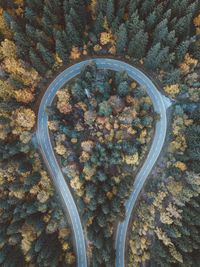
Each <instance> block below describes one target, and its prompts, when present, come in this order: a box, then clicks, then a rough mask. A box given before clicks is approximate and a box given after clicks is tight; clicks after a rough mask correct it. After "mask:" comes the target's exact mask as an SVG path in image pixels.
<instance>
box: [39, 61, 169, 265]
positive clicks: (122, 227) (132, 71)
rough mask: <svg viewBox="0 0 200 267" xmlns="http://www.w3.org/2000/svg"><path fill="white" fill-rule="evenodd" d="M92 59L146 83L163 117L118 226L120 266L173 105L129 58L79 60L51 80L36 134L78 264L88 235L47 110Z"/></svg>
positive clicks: (84, 256)
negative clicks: (67, 221)
mask: <svg viewBox="0 0 200 267" xmlns="http://www.w3.org/2000/svg"><path fill="white" fill-rule="evenodd" d="M91 61H94V62H95V63H96V64H97V67H98V68H99V69H110V70H114V71H126V72H127V73H128V75H129V76H130V77H131V78H133V79H134V80H136V81H137V82H138V83H139V84H141V85H143V86H145V87H146V89H147V93H148V94H149V96H150V98H151V100H152V102H153V105H154V109H155V111H156V112H158V113H159V114H160V121H158V122H157V124H156V131H155V136H154V141H153V143H152V146H151V149H150V152H149V154H148V156H147V159H146V161H145V163H144V165H143V167H142V168H141V170H140V172H139V173H138V175H137V177H136V180H135V183H134V185H133V192H132V194H131V195H130V198H129V200H128V201H127V202H126V218H125V221H124V222H123V223H121V224H119V226H118V229H117V236H116V266H117V267H124V265H125V260H124V258H125V241H126V235H127V229H128V224H129V220H130V217H131V213H132V210H133V208H134V205H135V203H136V200H137V197H138V195H139V193H140V191H141V189H142V187H143V185H144V183H145V181H146V179H147V177H148V175H149V173H150V172H151V170H152V168H153V166H154V164H155V162H156V160H157V159H158V156H159V154H160V152H161V149H162V147H163V144H164V140H165V136H166V129H167V118H166V109H167V108H168V107H169V106H170V104H171V103H170V101H169V100H168V99H167V98H166V97H165V96H163V95H162V94H161V93H160V92H159V91H158V90H157V88H156V87H155V85H154V84H153V83H152V81H151V80H150V79H149V78H148V77H147V76H146V75H145V74H144V73H143V72H141V71H140V70H138V69H137V68H135V67H133V66H131V65H129V64H127V63H125V62H122V61H119V60H114V59H105V58H96V59H92V60H85V61H82V62H80V63H77V64H75V65H73V66H71V67H69V68H68V69H66V70H64V71H63V72H62V73H60V75H58V76H57V77H56V78H55V80H54V81H53V82H52V83H51V84H50V86H49V87H48V88H47V90H46V92H45V94H44V96H43V98H42V101H41V103H40V107H39V114H38V127H37V132H36V137H37V142H38V144H39V147H40V151H41V153H42V156H43V158H44V161H45V164H46V166H47V168H48V169H49V172H50V174H51V176H52V179H53V182H54V185H55V187H56V189H57V192H58V194H59V196H60V198H61V200H62V204H63V208H64V211H65V213H67V214H68V215H69V218H70V221H71V224H72V228H73V233H74V238H75V245H76V253H77V264H78V266H79V267H87V266H88V262H87V251H86V242H85V235H84V231H83V226H82V224H81V220H80V217H79V213H78V209H77V207H76V204H75V201H74V200H73V197H72V194H71V192H70V190H69V188H68V185H67V183H66V181H65V178H64V176H63V174H62V172H61V170H60V166H59V164H58V162H57V160H56V157H55V154H54V151H53V148H52V144H51V140H50V136H49V130H48V115H47V113H46V108H47V107H48V106H51V104H52V102H53V99H54V97H55V95H56V92H57V91H58V90H59V89H60V88H61V87H62V86H63V85H64V84H65V83H67V82H68V81H69V80H71V79H72V78H74V77H75V76H77V75H78V74H79V73H80V71H81V68H82V67H83V66H84V65H86V64H88V63H89V62H91Z"/></svg>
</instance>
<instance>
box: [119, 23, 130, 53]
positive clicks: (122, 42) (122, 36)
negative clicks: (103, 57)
mask: <svg viewBox="0 0 200 267" xmlns="http://www.w3.org/2000/svg"><path fill="white" fill-rule="evenodd" d="M127 39H128V37H127V29H126V26H125V24H121V25H120V27H119V30H118V32H117V43H116V48H117V53H118V54H122V53H124V52H125V49H126V45H127Z"/></svg>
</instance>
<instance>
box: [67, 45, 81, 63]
mask: <svg viewBox="0 0 200 267" xmlns="http://www.w3.org/2000/svg"><path fill="white" fill-rule="evenodd" d="M80 56H81V52H80V50H79V48H78V47H75V46H73V47H72V50H71V53H70V59H71V60H76V59H79V58H80Z"/></svg>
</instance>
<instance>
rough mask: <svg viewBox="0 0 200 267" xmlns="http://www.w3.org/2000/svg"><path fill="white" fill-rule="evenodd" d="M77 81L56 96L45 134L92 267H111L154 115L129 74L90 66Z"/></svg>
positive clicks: (145, 95)
mask: <svg viewBox="0 0 200 267" xmlns="http://www.w3.org/2000/svg"><path fill="white" fill-rule="evenodd" d="M79 76H80V77H78V78H75V79H74V80H73V81H72V82H71V84H66V85H65V86H64V87H63V88H62V89H61V90H59V91H58V92H57V98H56V103H55V106H54V108H51V110H50V111H49V112H50V119H49V129H50V130H51V132H52V134H53V140H54V143H55V147H54V149H55V152H56V154H57V155H59V156H60V157H61V159H60V160H61V164H62V170H63V172H64V173H65V174H66V179H67V180H68V182H69V183H70V186H71V188H72V189H73V190H74V193H75V194H76V195H77V197H78V200H77V202H78V207H79V209H80V213H81V215H82V222H83V224H84V226H85V227H86V228H87V233H88V238H89V241H90V248H89V251H90V253H91V258H92V259H91V262H92V266H99V265H101V264H103V265H106V266H113V265H114V264H115V263H114V261H115V258H114V257H113V256H112V255H114V253H115V252H114V251H113V250H112V247H113V246H112V242H113V240H114V235H115V234H114V232H115V225H116V222H117V220H121V221H122V220H123V218H124V214H125V209H124V202H125V200H126V199H127V197H128V195H129V192H130V190H131V186H132V183H133V181H134V179H133V177H134V174H136V172H137V169H138V165H139V162H140V161H141V160H142V159H143V158H144V156H145V154H146V153H145V152H147V150H148V146H149V143H150V141H151V137H152V134H153V129H152V128H153V122H154V115H155V114H154V112H153V106H152V103H151V100H150V98H149V97H148V95H147V93H146V91H145V89H144V88H141V87H140V86H139V85H138V84H137V83H136V82H135V81H133V80H131V79H130V78H129V77H128V75H127V73H125V72H122V73H120V72H116V73H115V72H113V71H108V70H99V69H97V66H96V64H95V63H90V64H89V65H86V66H85V67H84V69H82V71H81V74H80V75H79ZM85 88H87V89H85ZM85 90H88V91H87V94H86V93H85ZM94 96H95V97H94Z"/></svg>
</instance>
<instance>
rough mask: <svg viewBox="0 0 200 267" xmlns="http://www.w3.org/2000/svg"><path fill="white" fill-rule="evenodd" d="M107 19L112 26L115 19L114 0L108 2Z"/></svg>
mask: <svg viewBox="0 0 200 267" xmlns="http://www.w3.org/2000/svg"><path fill="white" fill-rule="evenodd" d="M106 17H107V20H108V23H109V25H111V24H112V22H113V19H114V1H113V0H108V2H107V9H106Z"/></svg>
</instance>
